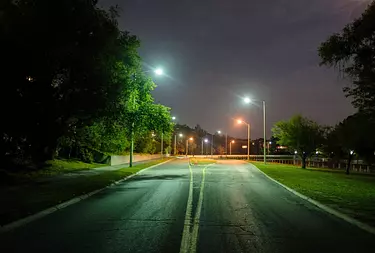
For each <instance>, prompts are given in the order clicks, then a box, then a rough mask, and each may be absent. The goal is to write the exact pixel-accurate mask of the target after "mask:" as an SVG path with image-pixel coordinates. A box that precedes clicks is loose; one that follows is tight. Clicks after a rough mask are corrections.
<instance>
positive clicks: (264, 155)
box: [244, 97, 267, 164]
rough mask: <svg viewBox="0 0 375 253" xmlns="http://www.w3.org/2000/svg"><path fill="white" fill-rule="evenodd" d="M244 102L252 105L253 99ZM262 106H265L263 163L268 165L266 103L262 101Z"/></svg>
mask: <svg viewBox="0 0 375 253" xmlns="http://www.w3.org/2000/svg"><path fill="white" fill-rule="evenodd" d="M244 101H245V103H246V104H250V103H251V101H252V100H251V99H250V98H248V97H246V98H244ZM262 105H263V161H264V164H266V163H267V154H266V141H267V140H266V101H265V100H263V101H262Z"/></svg>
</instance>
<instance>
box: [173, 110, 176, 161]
mask: <svg viewBox="0 0 375 253" xmlns="http://www.w3.org/2000/svg"><path fill="white" fill-rule="evenodd" d="M175 120H176V117H175V116H173V117H172V121H175ZM176 149H177V133H175V134H174V148H173V153H174V155H175V156H176V154H177V152H176Z"/></svg>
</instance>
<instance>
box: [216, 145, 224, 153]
mask: <svg viewBox="0 0 375 253" xmlns="http://www.w3.org/2000/svg"><path fill="white" fill-rule="evenodd" d="M217 152H218V154H219V155H224V154H225V148H224V147H223V146H222V145H220V146H218V147H217Z"/></svg>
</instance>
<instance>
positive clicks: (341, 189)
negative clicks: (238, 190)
mask: <svg viewBox="0 0 375 253" xmlns="http://www.w3.org/2000/svg"><path fill="white" fill-rule="evenodd" d="M253 164H254V165H255V166H257V167H258V168H259V169H260V170H262V171H263V172H265V173H266V174H267V175H269V176H270V177H272V178H274V179H276V180H277V181H279V182H280V183H282V184H284V185H286V186H288V187H290V188H292V189H294V190H296V191H297V192H299V193H302V194H304V195H306V196H308V197H311V198H312V199H314V200H317V201H319V202H321V203H323V204H326V205H328V206H330V207H332V208H334V209H336V210H338V211H341V212H343V213H345V214H347V215H349V216H351V217H353V218H355V219H358V220H361V221H363V222H366V223H368V224H370V225H373V226H375V176H373V175H365V174H362V175H360V174H353V175H345V173H344V172H343V171H337V170H328V169H327V170H322V169H301V168H298V167H295V166H292V165H280V164H267V165H264V164H262V163H253Z"/></svg>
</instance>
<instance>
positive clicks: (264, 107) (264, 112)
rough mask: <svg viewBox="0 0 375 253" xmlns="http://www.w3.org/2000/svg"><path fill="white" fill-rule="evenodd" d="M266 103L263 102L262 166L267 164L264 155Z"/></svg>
mask: <svg viewBox="0 0 375 253" xmlns="http://www.w3.org/2000/svg"><path fill="white" fill-rule="evenodd" d="M266 141H267V140H266V101H264V100H263V160H264V164H266V163H267V155H266Z"/></svg>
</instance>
